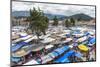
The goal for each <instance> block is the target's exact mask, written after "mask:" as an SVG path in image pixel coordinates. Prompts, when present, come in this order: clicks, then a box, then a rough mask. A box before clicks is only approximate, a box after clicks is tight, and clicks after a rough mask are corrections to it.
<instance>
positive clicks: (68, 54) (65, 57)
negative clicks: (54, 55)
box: [54, 50, 74, 63]
mask: <svg viewBox="0 0 100 67" xmlns="http://www.w3.org/2000/svg"><path fill="white" fill-rule="evenodd" d="M73 53H74V51H73V50H71V51H69V52H66V53H65V54H64V56H62V57H60V58H58V59H57V60H55V61H54V62H55V63H62V62H65V61H66V62H69V60H68V59H67V58H68V57H69V56H71V55H72V54H73Z"/></svg>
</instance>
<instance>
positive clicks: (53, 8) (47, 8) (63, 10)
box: [12, 2, 95, 17]
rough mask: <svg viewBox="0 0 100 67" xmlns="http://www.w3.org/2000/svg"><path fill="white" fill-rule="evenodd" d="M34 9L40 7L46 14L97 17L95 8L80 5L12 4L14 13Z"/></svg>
mask: <svg viewBox="0 0 100 67" xmlns="http://www.w3.org/2000/svg"><path fill="white" fill-rule="evenodd" d="M33 7H35V8H38V7H40V9H41V10H43V11H44V13H49V14H57V15H65V16H70V15H73V14H77V13H84V14H87V15H89V16H91V17H95V7H94V6H79V5H62V4H46V3H33V2H12V11H29V10H30V9H32V8H33Z"/></svg>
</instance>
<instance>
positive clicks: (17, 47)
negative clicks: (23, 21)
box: [11, 42, 27, 52]
mask: <svg viewBox="0 0 100 67" xmlns="http://www.w3.org/2000/svg"><path fill="white" fill-rule="evenodd" d="M24 45H27V43H26V42H20V43H18V44H16V45H14V46H12V48H11V49H12V52H14V51H17V50H18V49H20V48H21V47H22V46H24Z"/></svg>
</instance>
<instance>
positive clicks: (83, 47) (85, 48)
mask: <svg viewBox="0 0 100 67" xmlns="http://www.w3.org/2000/svg"><path fill="white" fill-rule="evenodd" d="M78 48H79V49H80V50H82V51H88V47H87V46H85V45H83V44H80V45H78Z"/></svg>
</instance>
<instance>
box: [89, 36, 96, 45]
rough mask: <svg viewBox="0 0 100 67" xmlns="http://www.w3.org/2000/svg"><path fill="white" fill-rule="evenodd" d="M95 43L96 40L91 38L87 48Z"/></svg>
mask: <svg viewBox="0 0 100 67" xmlns="http://www.w3.org/2000/svg"><path fill="white" fill-rule="evenodd" d="M95 42H96V39H95V38H94V37H93V38H91V39H90V40H89V42H88V45H89V46H93V45H94V44H95Z"/></svg>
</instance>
